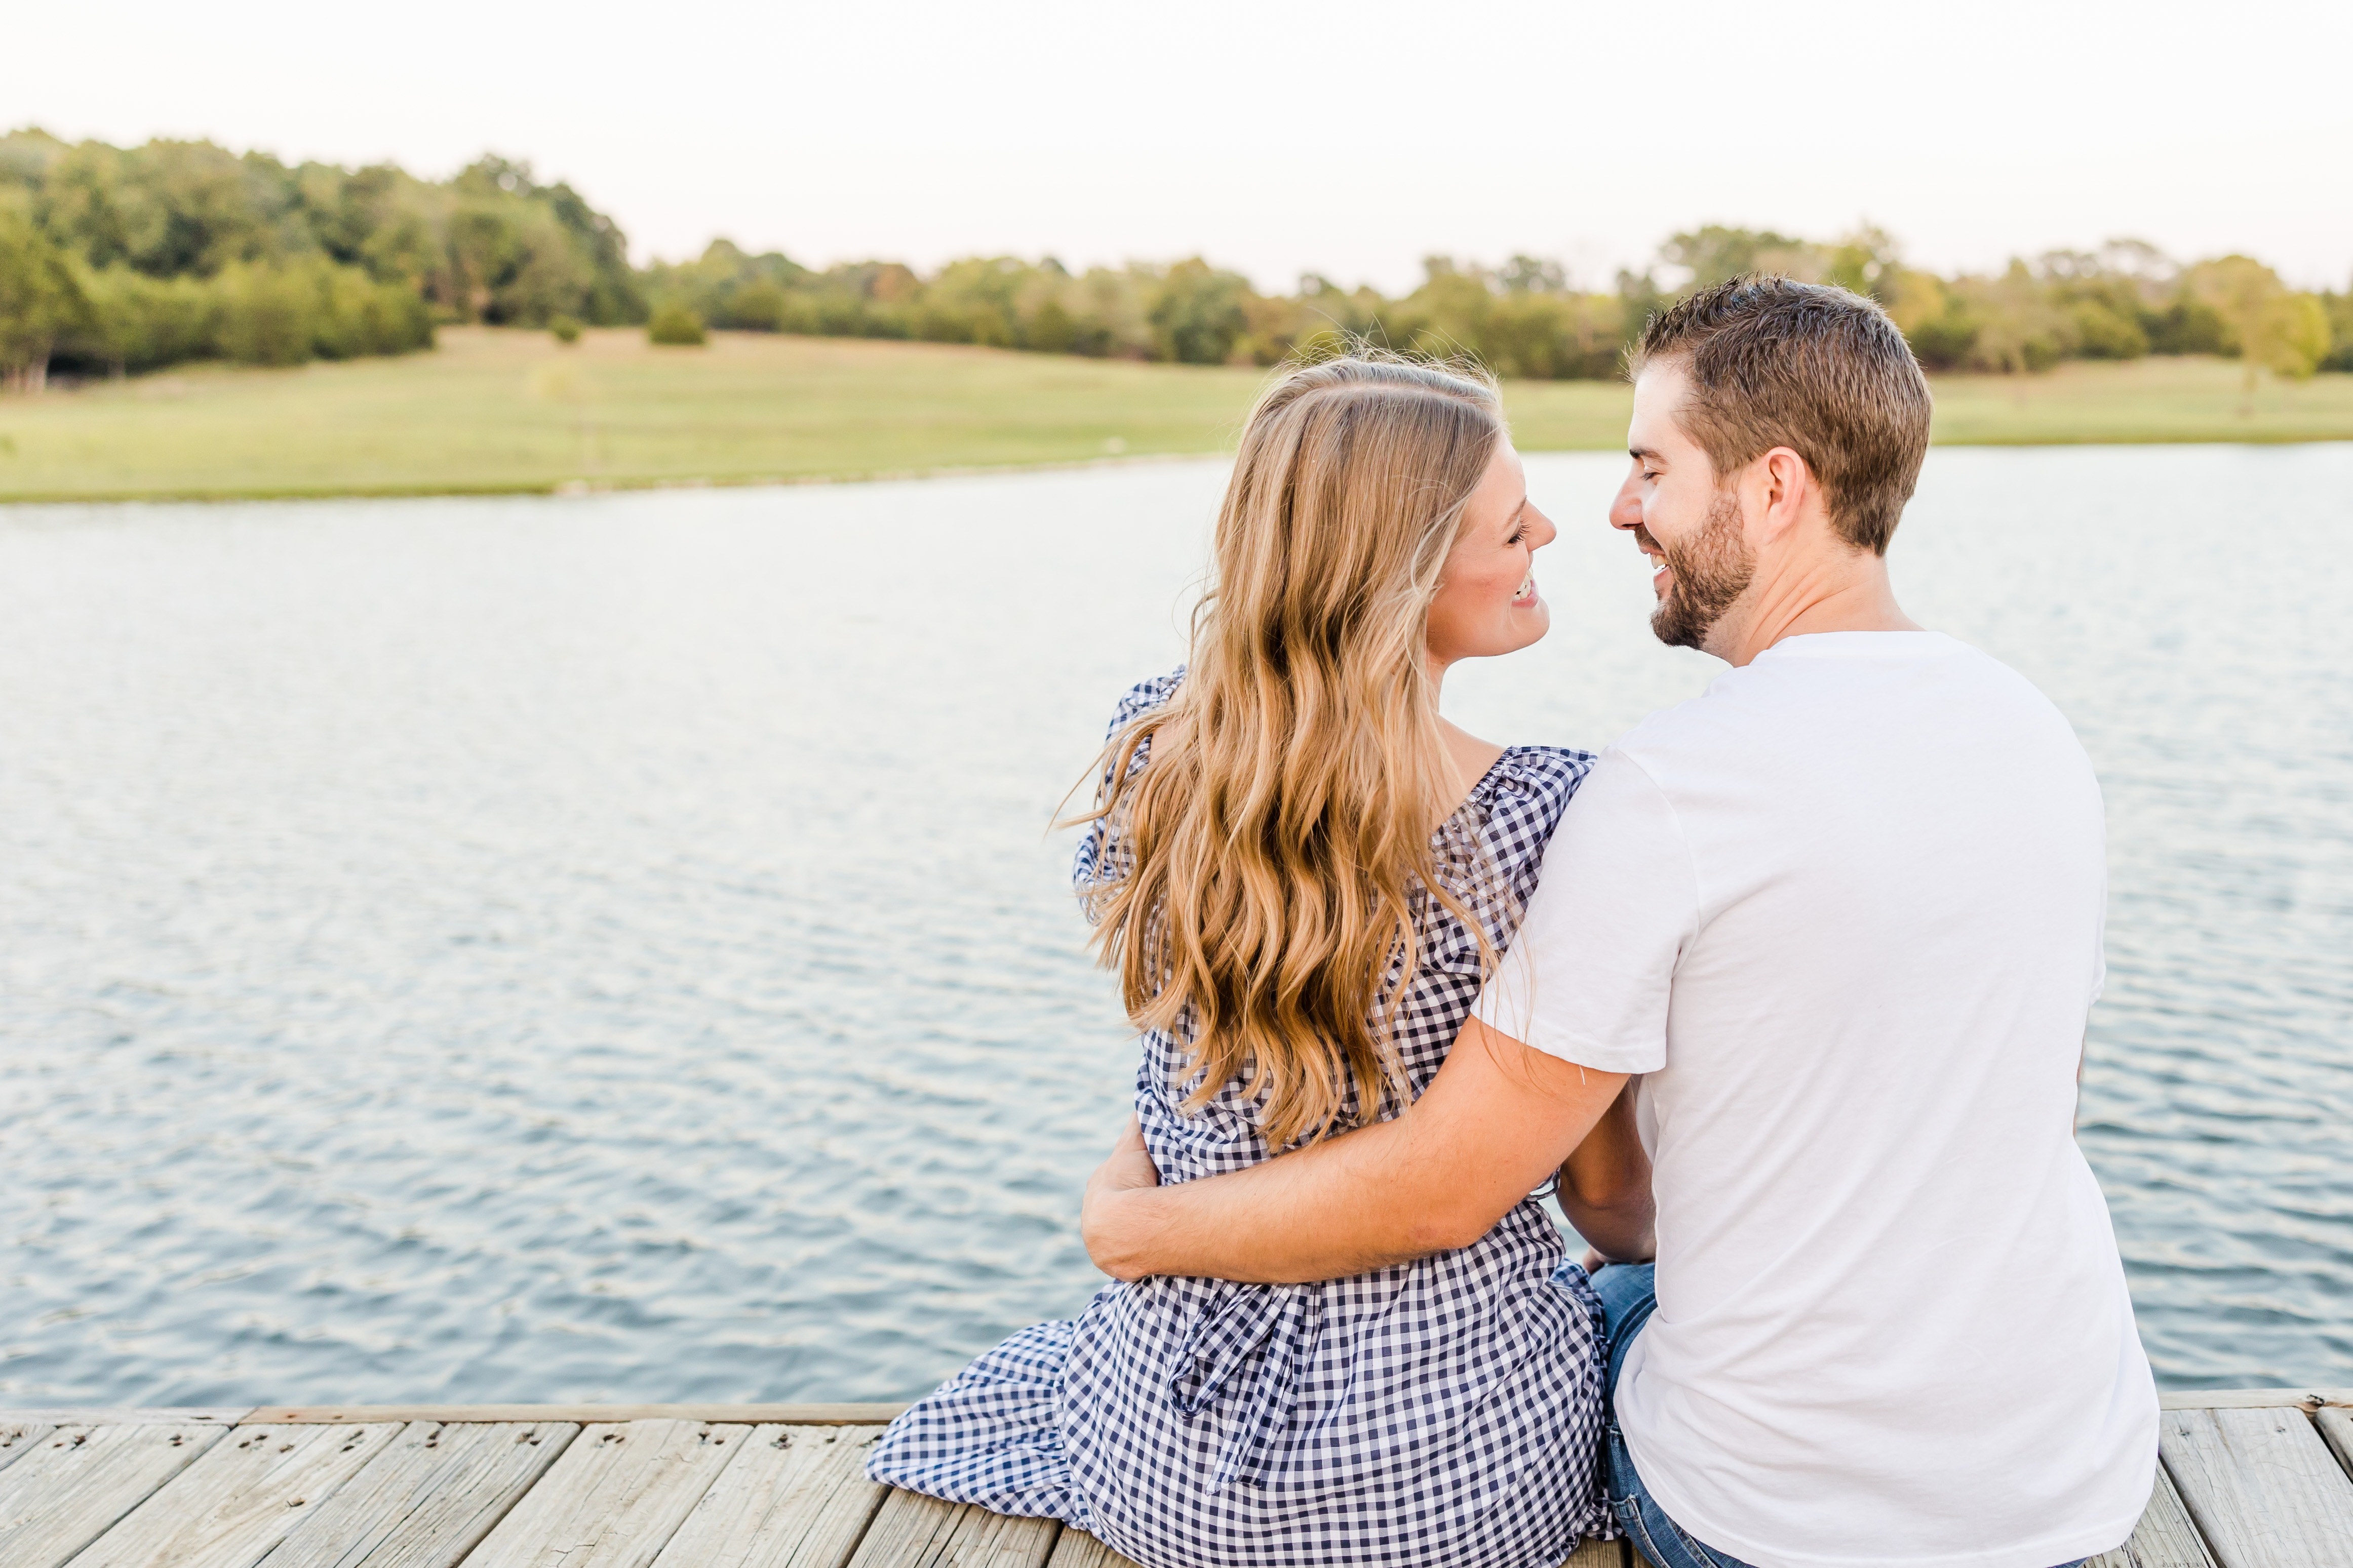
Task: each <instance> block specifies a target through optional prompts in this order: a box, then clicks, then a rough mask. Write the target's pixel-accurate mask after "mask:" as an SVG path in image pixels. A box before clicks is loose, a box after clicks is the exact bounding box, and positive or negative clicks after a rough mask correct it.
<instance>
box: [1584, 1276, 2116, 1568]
mask: <svg viewBox="0 0 2353 1568" xmlns="http://www.w3.org/2000/svg"><path fill="white" fill-rule="evenodd" d="M1593 1293H1594V1294H1595V1295H1597V1296H1599V1297H1600V1298H1601V1326H1602V1331H1603V1332H1604V1333H1606V1334H1607V1335H1608V1336H1609V1370H1608V1371H1607V1373H1604V1375H1603V1378H1602V1384H1601V1405H1602V1411H1603V1414H1604V1415H1607V1416H1608V1417H1609V1426H1608V1427H1607V1428H1606V1429H1605V1431H1604V1433H1603V1436H1602V1439H1601V1443H1602V1456H1601V1463H1602V1478H1603V1480H1602V1484H1603V1486H1604V1487H1605V1488H1606V1489H1607V1490H1608V1493H1609V1511H1610V1512H1612V1513H1614V1514H1616V1515H1617V1516H1618V1527H1619V1528H1620V1530H1623V1531H1625V1532H1626V1537H1627V1539H1628V1540H1630V1541H1631V1542H1633V1543H1634V1550H1635V1551H1637V1552H1641V1554H1642V1555H1643V1556H1645V1557H1647V1558H1649V1559H1650V1560H1651V1562H1652V1563H1656V1564H1657V1565H1658V1568H1748V1564H1747V1563H1743V1562H1742V1561H1741V1560H1740V1559H1739V1558H1737V1557H1735V1556H1733V1555H1731V1554H1730V1553H1728V1552H1718V1551H1716V1550H1715V1548H1714V1547H1712V1546H1707V1545H1704V1544H1703V1543H1702V1542H1700V1541H1699V1540H1697V1539H1696V1538H1695V1537H1694V1536H1693V1535H1692V1533H1691V1532H1690V1531H1687V1530H1685V1529H1683V1526H1681V1525H1679V1524H1677V1523H1676V1522H1675V1521H1673V1520H1672V1519H1669V1518H1668V1517H1667V1510H1665V1509H1662V1508H1661V1507H1660V1506H1659V1505H1658V1502H1657V1500H1655V1499H1653V1498H1652V1497H1651V1489H1650V1488H1648V1487H1646V1486H1644V1485H1643V1484H1642V1478H1641V1475H1640V1474H1639V1473H1637V1472H1636V1470H1635V1468H1634V1456H1633V1455H1632V1454H1630V1453H1629V1452H1627V1450H1626V1439H1625V1438H1624V1436H1621V1435H1620V1433H1619V1430H1618V1372H1619V1369H1620V1367H1621V1366H1623V1365H1624V1364H1625V1362H1626V1347H1627V1346H1629V1345H1630V1344H1632V1343H1633V1342H1634V1336H1636V1335H1637V1334H1639V1333H1641V1331H1642V1328H1643V1325H1645V1324H1647V1323H1648V1322H1649V1321H1651V1313H1652V1312H1654V1311H1656V1310H1658V1306H1659V1292H1658V1288H1657V1285H1656V1283H1655V1270H1654V1269H1653V1268H1652V1267H1651V1265H1650V1264H1648V1263H1612V1264H1609V1265H1608V1266H1607V1267H1606V1268H1603V1269H1602V1270H1601V1271H1600V1272H1599V1273H1598V1274H1596V1275H1594V1276H1593ZM2063 1568H2083V1563H2082V1561H2081V1560H2078V1561H2077V1562H2074V1563H2066V1564H2063Z"/></svg>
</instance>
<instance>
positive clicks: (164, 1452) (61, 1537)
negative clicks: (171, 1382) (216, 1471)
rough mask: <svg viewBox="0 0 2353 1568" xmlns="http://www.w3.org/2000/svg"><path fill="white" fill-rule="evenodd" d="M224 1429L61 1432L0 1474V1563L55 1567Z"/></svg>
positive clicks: (115, 1428) (69, 1429)
mask: <svg viewBox="0 0 2353 1568" xmlns="http://www.w3.org/2000/svg"><path fill="white" fill-rule="evenodd" d="M227 1432H228V1428H227V1427H226V1426H97V1427H90V1426H59V1427H58V1428H57V1429H56V1430H54V1431H52V1432H51V1433H50V1434H49V1435H48V1436H47V1437H45V1438H43V1439H42V1440H41V1441H40V1442H39V1444H37V1446H36V1447H34V1448H33V1449H32V1451H31V1452H29V1453H27V1454H26V1455H25V1456H24V1457H22V1458H19V1459H17V1460H16V1463H14V1464H12V1465H10V1466H9V1467H8V1468H6V1469H5V1470H0V1563H6V1564H7V1565H8V1568H57V1565H58V1563H63V1562H65V1561H66V1559H68V1558H69V1557H71V1556H72V1555H73V1554H74V1553H75V1552H79V1551H80V1550H81V1549H82V1548H83V1547H85V1546H87V1545H89V1544H90V1542H93V1541H95V1540H97V1539H98V1538H99V1537H100V1535H101V1534H103V1533H105V1531H107V1529H108V1528H109V1527H110V1526H111V1525H112V1524H113V1523H114V1521H117V1520H119V1519H121V1517H122V1516H123V1515H124V1514H126V1513H129V1512H130V1511H131V1510H132V1509H135V1508H137V1507H138V1506H139V1505H140V1504H141V1503H142V1502H145V1501H146V1500H148V1499H149V1498H150V1497H152V1496H153V1495H154V1492H155V1489H157V1488H158V1487H161V1486H162V1485H163V1484H164V1482H166V1481H168V1480H170V1479H172V1478H173V1477H174V1476H176V1475H178V1474H179V1473H180V1472H181V1471H182V1470H184V1469H185V1468H187V1467H188V1466H189V1465H191V1464H193V1463H195V1459H196V1458H197V1456H198V1455H200V1454H202V1453H203V1452H204V1451H205V1450H206V1449H207V1448H209V1447H212V1446H213V1445H214V1444H216V1443H217V1442H219V1441H220V1440H221V1438H222V1437H223V1436H227Z"/></svg>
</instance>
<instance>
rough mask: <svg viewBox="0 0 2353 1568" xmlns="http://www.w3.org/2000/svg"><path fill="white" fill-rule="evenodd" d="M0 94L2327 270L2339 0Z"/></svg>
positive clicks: (982, 48) (1462, 248)
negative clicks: (1861, 228) (2129, 244)
mask: <svg viewBox="0 0 2353 1568" xmlns="http://www.w3.org/2000/svg"><path fill="white" fill-rule="evenodd" d="M11 12H12V15H10V16H9V17H8V21H7V25H6V32H7V35H8V43H7V48H6V55H7V57H8V58H7V59H6V61H5V67H0V81H5V85H4V86H0V122H5V124H7V125H10V126H20V125H25V124H27V123H32V124H38V125H40V126H42V127H44V128H46V129H47V130H49V131H51V132H55V133H57V134H59V135H63V136H67V137H69V138H79V137H83V136H95V137H100V138H103V139H105V140H108V141H112V142H138V141H143V140H144V139H146V138H147V137H149V136H157V135H164V136H188V137H210V138H212V139H213V140H215V141H217V142H224V143H226V144H227V145H229V146H231V147H234V148H238V149H244V148H248V147H259V148H262V149H265V150H268V151H269V152H272V153H277V154H278V155H279V156H280V157H283V158H285V159H287V160H288V161H289V162H293V161H297V160H300V159H303V158H320V159H326V160H330V161H332V162H336V163H363V162H370V161H374V160H377V159H384V158H390V159H394V160H396V161H397V162H399V163H404V164H406V165H407V166H408V167H409V168H411V169H413V170H415V171H417V172H418V173H420V174H433V175H442V174H448V173H450V172H452V171H453V170H455V169H456V168H458V167H459V166H461V165H462V164H464V163H467V162H468V161H470V159H471V158H472V157H473V156H475V155H476V154H477V153H480V152H481V151H483V150H485V149H491V150H495V151H498V152H500V153H505V154H507V155H509V156H511V157H516V158H521V159H527V160H528V161H529V162H530V163H532V164H533V166H534V168H536V169H537V170H538V171H539V173H540V174H542V176H543V177H547V178H564V179H568V180H570V181H571V182H572V183H573V184H575V186H577V187H578V188H579V189H580V190H581V191H582V192H583V193H584V194H585V195H586V196H587V197H588V198H589V200H590V201H592V202H594V203H595V204H596V205H597V206H598V207H600V208H602V209H603V210H605V211H607V212H609V213H611V214H613V215H614V216H616V217H617V219H618V220H619V221H620V223H621V225H622V226H623V227H624V228H625V229H626V230H627V231H628V234H629V237H630V240H631V244H632V248H633V249H634V251H635V252H636V254H637V256H638V258H639V259H643V258H646V257H648V256H649V255H660V256H664V257H670V258H677V257H681V256H686V255H691V254H694V253H697V252H700V251H701V249H702V247H703V245H704V244H705V243H706V242H707V241H708V240H709V239H710V238H711V237H712V236H714V235H725V236H728V237H731V238H733V239H734V240H736V241H737V242H738V243H740V244H743V245H744V246H745V247H747V248H754V249H766V248H770V247H776V248H782V249H783V250H785V251H786V253H787V254H789V255H791V256H793V257H794V258H796V259H798V260H801V261H805V262H808V263H812V264H818V265H822V264H824V263H826V262H829V261H835V260H843V259H851V258H864V257H881V258H893V259H903V260H908V261H912V262H914V263H915V264H917V265H919V266H924V267H929V266H932V265H934V264H936V263H938V262H939V261H942V260H944V259H946V258H950V257H955V256H962V255H972V254H976V253H989V254H996V253H1008V252H1009V253H1014V254H1018V255H1022V256H1029V257H1035V256H1039V255H1046V254H1050V255H1054V256H1057V257H1060V258H1061V259H1062V260H1063V261H1064V262H1066V263H1068V264H1071V265H1072V266H1080V265H1084V264H1088V263H1092V262H1099V261H1100V262H1117V261H1121V260H1125V259H1128V258H1152V259H1171V258H1176V257H1180V256H1186V255H1190V254H1194V253H1197V252H1198V253H1202V254H1206V255H1207V256H1208V258H1210V259H1212V260H1213V261H1217V262H1219V263H1221V264H1224V265H1227V266H1230V267H1234V268H1239V269H1240V270H1242V271H1244V272H1247V273H1249V274H1250V276H1251V277H1252V278H1253V279H1256V280H1257V282H1258V283H1259V284H1260V285H1261V287H1267V288H1279V289H1287V288H1289V287H1290V286H1291V285H1292V283H1293V280H1294V279H1296V277H1297V275H1298V274H1299V273H1300V272H1302V271H1304V270H1311V269H1312V270H1316V271H1320V272H1323V273H1324V274H1326V275H1328V276H1330V277H1333V278H1335V279H1337V280H1339V281H1341V282H1343V283H1355V282H1357V281H1360V280H1366V281H1371V282H1374V283H1377V284H1379V285H1382V286H1384V287H1387V288H1392V289H1394V288H1399V287H1402V286H1405V285H1407V284H1409V283H1410V282H1411V281H1412V280H1413V279H1415V278H1416V277H1418V276H1419V260H1420V258H1421V257H1423V256H1424V255H1427V254H1430V253H1432V252H1446V253H1451V254H1454V255H1457V256H1461V257H1463V258H1470V259H1479V260H1486V261H1499V260H1501V259H1503V258H1504V257H1506V256H1508V255H1510V254H1512V253H1514V252H1515V251H1525V252H1530V253H1534V254H1537V255H1549V256H1557V257H1559V258H1563V259H1565V260H1566V261H1567V262H1568V264H1569V266H1570V268H1571V269H1572V272H1573V273H1574V274H1576V275H1577V276H1579V277H1581V278H1582V279H1585V280H1586V281H1588V282H1589V283H1592V284H1595V285H1597V286H1601V287H1606V286H1608V283H1609V277H1610V274H1611V272H1612V270H1613V269H1614V268H1616V267H1617V266H1619V265H1620V264H1621V263H1624V262H1628V261H1639V260H1641V259H1644V258H1648V257H1649V256H1650V254H1651V251H1652V250H1653V248H1654V247H1656V245H1657V243H1658V241H1659V240H1660V239H1661V238H1662V237H1665V236H1666V235H1667V234H1669V233H1671V232H1672V231H1673V230H1675V229H1678V228H1684V227H1689V226H1694V225H1696V224H1700V223H1704V222H1708V221H1720V222H1727V223H1746V224H1752V225H1757V226H1773V227H1778V228H1781V229H1783V230H1785V231H1794V232H1798V233H1800V234H1804V235H1808V236H1810V237H1829V236H1832V235H1835V234H1836V233H1838V232H1840V231H1841V230H1843V229H1845V228H1848V227H1851V226H1853V225H1854V224H1855V223H1856V222H1858V221H1859V220H1862V219H1866V218H1867V219H1870V220H1872V221H1873V222H1876V223H1878V224H1880V225H1881V226H1883V227H1885V228H1887V229H1888V230H1890V231H1891V232H1892V233H1894V235H1895V236H1896V237H1897V238H1898V239H1899V241H1901V242H1902V244H1903V246H1904V247H1905V254H1906V255H1907V256H1908V257H1910V258H1912V259H1913V260H1915V261H1917V262H1921V263H1924V264H1926V265H1930V266H1935V267H1937V268H1955V267H1967V268H1987V267H1996V266H1999V265H2000V264H2001V262H2002V261H2003V260H2004V259H2005V258H2008V257H2009V256H2010V255H2013V254H2021V253H2023V254H2030V255H2031V254H2034V253H2038V252H2040V251H2042V250H2046V249H2051V248H2054V247H2084V248H2088V247H2094V246H2096V245H2098V244H2099V243H2100V242H2101V241H2103V240H2105V239H2107V238H2109V237H2118V236H2131V237H2140V238H2145V239H2148V240H2150V241H2153V242H2154V243H2156V244H2157V245H2158V246H2160V247H2163V248H2165V249H2166V250H2168V251H2169V252H2171V253H2173V254H2175V255H2177V256H2179V257H2182V258H2196V257H2200V256H2206V255H2215V254H2220V253H2222V252H2225V251H2229V250H2244V251H2248V252H2251V253H2253V254H2254V255H2256V256H2259V257H2261V258H2263V259H2265V260H2267V261H2269V262H2271V263H2272V264H2274V266H2276V267H2278V268H2281V270H2282V271H2283V272H2284V273H2285V274H2286V275H2287V276H2288V277H2289V278H2290V279H2291V280H2293V281H2295V282H2298V283H2301V284H2304V285H2306V286H2311V287H2319V286H2324V285H2326V286H2331V287H2336V288H2340V289H2341V288H2344V287H2346V285H2347V282H2348V277H2353V169H2349V168H2348V153H2353V94H2348V93H2347V92H2346V91H2345V90H2344V85H2343V82H2342V79H2341V73H2342V67H2343V62H2344V61H2345V60H2346V59H2347V58H2353V5H2348V4H2346V3H2345V0H2327V3H2316V0H2237V3H2234V4H2229V5H2223V4H2218V3H2214V0H2206V3H2202V4H2198V5H2183V4H2174V3H2168V0H2159V3H2153V4H2142V5H2084V4H2070V3H2068V0H1978V3H1977V4H1973V5H1951V4H1937V5H1918V4H1915V5H1901V4H1896V5H1891V4H1888V3H1887V0H1873V3H1871V4H1861V3H1850V0H1793V3H1788V4H1779V5H1757V4H1754V3H1753V0H1748V3H1743V4H1732V3H1728V0H1688V3H1685V4H1682V5H1673V6H1638V5H1610V6H1602V5H1562V4H1554V5H1535V4H1525V3H1521V0H1470V3H1464V0H1457V3H1454V4H1449V5H1435V4H1423V5H1410V6H1409V5H1398V4H1393V3H1390V0H1357V3H1354V4H1349V5H1338V4H1298V3H1293V0H1193V3H1191V4H1188V5H1165V4H1164V5H1130V4H1121V3H1117V0H1092V3H1090V4H1085V5H1079V4H1066V3H1060V0H1056V3H1051V4H1008V3H1004V0H996V3H990V0H965V3H964V4H944V3H942V0H898V3H896V4H892V5H855V4H844V3H843V0H828V4H826V5H809V4H806V3H803V0H786V3H774V0H771V3H764V4H757V5H754V4H744V3H741V0H674V3H673V4H670V5H661V6H651V7H649V6H646V5H642V4H632V5H627V6H622V5H610V4H597V3H593V0H590V3H582V4H576V5H571V6H568V7H564V6H554V5H533V6H523V5H512V4H500V3H497V0H490V3H459V0H409V3H408V4H406V5H402V6H398V7H393V8H390V9H387V8H385V7H382V6H332V5H320V4H318V0H301V3H300V4H297V3H295V0H224V3H220V4H211V5H203V4H199V5H188V4H186V3H185V0H177V3H173V4H164V3H163V0H114V3H112V4H109V5H43V6H33V5H16V6H12V7H11Z"/></svg>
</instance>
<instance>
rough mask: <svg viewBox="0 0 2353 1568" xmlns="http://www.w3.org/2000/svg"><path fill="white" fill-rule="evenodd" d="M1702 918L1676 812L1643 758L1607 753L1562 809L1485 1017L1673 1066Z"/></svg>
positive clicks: (1524, 1037)
mask: <svg viewBox="0 0 2353 1568" xmlns="http://www.w3.org/2000/svg"><path fill="white" fill-rule="evenodd" d="M1698 925H1699V896H1698V888H1697V885H1696V883H1695V881H1694V874H1693V869H1692V857H1691V850H1690V847H1689V846H1688V845H1687V844H1686V842H1685V840H1684V837H1683V828H1682V826H1681V824H1680V823H1679V822H1678V821H1677V819H1676V816H1675V813H1674V808H1673V807H1672V805H1670V804H1669V803H1668V801H1667V798H1666V796H1665V795H1662V794H1661V793H1660V792H1659V787H1658V785H1657V784H1655V783H1653V782H1652V781H1651V775H1650V774H1649V773H1645V772H1643V771H1642V768H1641V764H1640V763H1636V762H1634V761H1633V759H1631V758H1630V757H1628V756H1627V755H1625V754H1624V753H1623V752H1616V751H1610V752H1604V753H1603V754H1602V757H1601V760H1600V761H1599V763H1595V764H1594V768H1593V773H1592V776H1591V777H1589V778H1588V779H1587V780H1586V781H1585V785H1584V787H1583V788H1581V789H1579V790H1578V791H1577V798H1575V799H1574V800H1572V801H1570V802H1569V804H1568V808H1567V810H1566V811H1565V812H1563V813H1562V814H1561V819H1560V826H1559V827H1558V828H1557V829H1556V831H1555V832H1554V834H1553V837H1552V843H1551V845H1550V846H1549V847H1547V848H1546V851H1545V858H1544V868H1543V871H1542V872H1541V874H1540V875H1539V876H1538V878H1537V880H1536V890H1535V893H1534V894H1532V895H1531V896H1530V897H1529V899H1528V907H1527V913H1526V915H1525V917H1524V918H1523V919H1522V921H1521V922H1520V929H1519V932H1518V934H1517V935H1516V936H1515V937H1514V939H1513V941H1512V944H1511V946H1510V947H1509V948H1507V949H1506V950H1505V951H1504V956H1503V958H1502V960H1501V961H1500V963H1498V964H1497V966H1496V970H1495V973H1494V975H1493V978H1492V979H1490V980H1489V981H1488V983H1487V985H1486V988H1485V989H1484V990H1483V991H1482V992H1481V993H1480V995H1479V1003H1478V1006H1477V1009H1476V1012H1477V1014H1478V1016H1479V1018H1480V1019H1481V1020H1482V1022H1484V1023H1485V1024H1486V1025H1487V1026H1489V1027H1490V1028H1492V1029H1494V1030H1495V1031H1496V1032H1498V1033H1499V1034H1504V1035H1508V1036H1510V1037H1512V1038H1513V1039H1515V1040H1518V1041H1519V1042H1521V1043H1522V1044H1523V1045H1526V1046H1530V1047H1534V1048H1535V1049H1537V1050H1540V1051H1543V1052H1544V1053H1546V1055H1547V1056H1555V1057H1559V1058H1562V1059H1563V1060H1565V1061H1572V1062H1577V1063H1579V1064H1580V1065H1582V1066H1585V1067H1589V1068H1599V1069H1600V1070H1602V1071H1604V1072H1624V1073H1638V1072H1655V1071H1656V1070H1658V1069H1659V1068H1662V1067H1664V1066H1665V1065H1666V1059H1667V1056H1666V1051H1667V999H1668V995H1669V993H1670V992H1671V990H1672V987H1673V984H1674V975H1675V963H1676V961H1677V959H1679V958H1680V957H1681V956H1682V954H1683V949H1684V947H1685V946H1686V945H1687V944H1688V943H1689V942H1691V940H1692V938H1693V937H1694V935H1695V934H1696V933H1697V931H1698Z"/></svg>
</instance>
